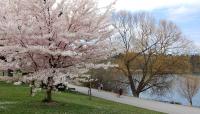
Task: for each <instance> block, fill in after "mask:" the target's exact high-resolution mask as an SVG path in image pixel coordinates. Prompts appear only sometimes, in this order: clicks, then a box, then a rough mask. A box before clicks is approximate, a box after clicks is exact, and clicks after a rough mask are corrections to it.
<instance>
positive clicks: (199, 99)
mask: <svg viewBox="0 0 200 114" xmlns="http://www.w3.org/2000/svg"><path fill="white" fill-rule="evenodd" d="M178 83H179V78H176V79H174V82H173V86H172V89H171V91H170V92H168V93H166V94H165V96H162V97H161V96H157V95H151V94H150V93H149V92H145V93H141V94H140V98H144V99H152V100H159V101H169V102H171V101H173V102H178V103H181V104H182V105H189V103H188V101H187V100H186V99H185V98H183V97H182V96H181V95H179V92H178V88H179V84H178ZM128 94H129V95H131V91H129V93H128ZM193 105H194V106H197V107H200V90H199V91H198V93H197V95H196V96H195V97H194V98H193Z"/></svg>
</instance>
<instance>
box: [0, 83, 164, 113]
mask: <svg viewBox="0 0 200 114" xmlns="http://www.w3.org/2000/svg"><path fill="white" fill-rule="evenodd" d="M28 93H29V88H28V87H26V86H13V85H10V84H5V83H3V82H0V114H162V113H158V112H154V111H149V110H145V109H141V108H136V107H133V106H129V105H124V104H119V103H115V102H110V101H106V100H102V99H98V98H93V100H92V101H90V100H89V99H88V96H85V95H81V94H73V93H54V95H53V98H54V100H56V101H57V102H58V103H56V104H51V105H49V104H48V105H47V104H43V103H41V99H42V98H43V93H38V94H37V95H36V96H35V97H29V94H28ZM5 102H12V103H11V104H2V103H5Z"/></svg>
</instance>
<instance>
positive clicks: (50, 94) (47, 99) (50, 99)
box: [45, 88, 52, 102]
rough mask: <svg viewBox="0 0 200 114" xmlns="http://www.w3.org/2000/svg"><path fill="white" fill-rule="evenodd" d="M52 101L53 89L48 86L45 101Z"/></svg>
mask: <svg viewBox="0 0 200 114" xmlns="http://www.w3.org/2000/svg"><path fill="white" fill-rule="evenodd" d="M51 101H52V89H51V88H47V91H46V99H45V102H51Z"/></svg>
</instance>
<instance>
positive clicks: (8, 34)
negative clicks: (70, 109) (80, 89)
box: [0, 0, 113, 102]
mask: <svg viewBox="0 0 200 114" xmlns="http://www.w3.org/2000/svg"><path fill="white" fill-rule="evenodd" d="M112 6H113V3H112V4H110V5H108V6H106V7H99V6H98V4H97V1H96V0H60V1H56V0H1V1H0V7H1V8H0V10H1V13H0V46H1V47H0V52H1V55H0V56H1V57H3V58H4V59H1V60H0V63H1V67H0V68H1V69H4V70H5V69H8V68H9V69H13V70H15V69H20V70H22V71H24V72H30V73H31V75H30V77H29V78H27V79H31V80H35V81H43V83H45V84H46V85H47V87H46V98H45V101H46V102H51V101H52V90H53V85H54V84H55V82H56V81H60V79H62V77H64V76H66V73H69V76H75V77H76V76H81V75H82V74H84V73H85V71H87V69H88V67H86V66H87V65H90V66H92V65H91V64H92V63H93V62H98V61H100V60H103V59H106V58H107V57H109V56H110V55H111V54H112V53H110V51H112V50H111V49H110V48H109V47H108V46H109V42H108V41H109V37H110V36H111V33H112V27H111V25H110V15H111V11H112ZM108 65H109V64H108ZM94 66H96V65H94ZM102 67H104V66H102ZM72 69H73V70H72ZM74 69H76V72H75V71H74ZM79 69H86V70H79Z"/></svg>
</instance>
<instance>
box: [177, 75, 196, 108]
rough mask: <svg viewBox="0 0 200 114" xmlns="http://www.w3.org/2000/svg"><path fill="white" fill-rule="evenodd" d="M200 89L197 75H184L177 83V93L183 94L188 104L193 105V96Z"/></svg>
mask: <svg viewBox="0 0 200 114" xmlns="http://www.w3.org/2000/svg"><path fill="white" fill-rule="evenodd" d="M199 89H200V80H199V78H198V77H194V76H186V77H184V78H183V79H181V81H180V83H179V89H178V90H179V93H180V95H181V96H183V97H184V98H185V99H187V101H188V102H189V103H190V105H191V106H192V105H193V101H192V99H193V97H194V96H195V95H196V94H197V93H198V91H199Z"/></svg>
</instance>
